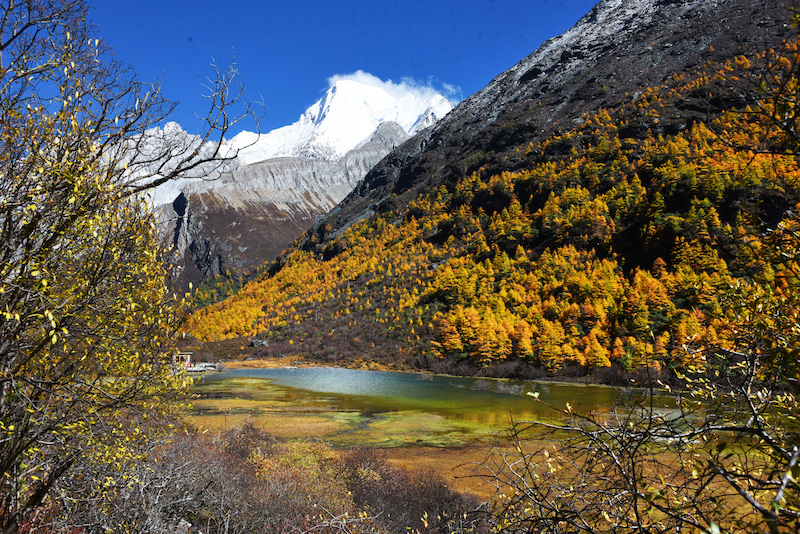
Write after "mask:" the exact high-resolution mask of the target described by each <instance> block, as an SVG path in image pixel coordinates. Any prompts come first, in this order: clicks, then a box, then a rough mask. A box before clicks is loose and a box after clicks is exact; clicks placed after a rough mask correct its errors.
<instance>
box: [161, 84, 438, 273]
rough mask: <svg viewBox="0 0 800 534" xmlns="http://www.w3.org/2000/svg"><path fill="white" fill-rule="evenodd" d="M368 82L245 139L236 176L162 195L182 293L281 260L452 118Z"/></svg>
mask: <svg viewBox="0 0 800 534" xmlns="http://www.w3.org/2000/svg"><path fill="white" fill-rule="evenodd" d="M361 75H362V78H365V81H366V83H361V82H359V81H356V80H351V79H347V80H338V81H336V82H335V83H333V85H332V86H331V88H330V89H329V90H328V91H327V93H326V94H325V96H324V97H323V98H322V99H320V100H319V101H318V102H316V103H315V104H314V105H312V106H311V107H310V108H309V109H308V110H307V111H306V112H305V113H304V114H303V115H302V116H301V117H300V119H299V120H298V121H297V122H296V123H294V124H292V125H289V126H285V127H283V128H279V129H277V130H274V131H272V132H268V133H267V134H264V135H262V136H256V134H252V133H248V132H243V133H241V134H239V135H237V136H236V137H235V138H233V139H232V140H231V141H230V143H229V145H230V146H229V148H230V149H231V150H238V158H237V160H238V161H237V163H238V165H236V168H235V169H233V170H231V171H228V172H224V173H222V175H221V176H219V177H218V178H216V179H213V180H187V181H183V182H181V183H178V184H172V183H169V184H166V185H165V186H164V188H163V189H164V190H162V191H157V192H156V203H157V204H158V203H159V202H160V204H159V205H158V207H157V215H158V218H159V221H160V227H161V229H162V235H163V238H164V241H165V244H166V245H167V246H168V247H170V248H171V253H170V259H171V262H172V264H173V265H174V266H175V270H176V285H178V286H179V287H187V286H188V284H189V283H190V282H191V283H194V284H195V285H197V283H198V282H202V281H204V280H208V279H209V278H212V277H214V276H217V275H221V274H227V273H235V274H239V273H243V272H246V271H247V270H248V269H250V268H252V267H255V266H258V265H260V264H262V263H263V262H265V261H269V260H272V259H274V258H275V257H277V255H278V254H279V253H280V252H281V251H282V250H283V249H284V248H286V246H287V245H289V244H290V243H291V242H292V241H294V240H295V239H296V238H297V237H298V236H301V235H302V234H303V232H305V231H306V230H307V229H308V228H309V227H311V226H312V225H313V224H314V223H315V222H316V221H317V220H318V219H319V218H320V217H321V216H322V215H324V214H325V213H327V212H328V211H330V210H331V209H332V208H333V207H334V206H335V205H336V204H337V203H338V202H339V201H341V200H342V199H343V198H344V197H345V196H346V195H347V194H348V193H350V191H351V190H352V188H353V187H354V186H355V185H356V184H357V183H358V182H359V181H360V180H361V179H362V178H363V177H364V175H365V174H366V173H367V171H369V169H371V168H372V167H373V166H374V165H375V164H376V163H378V161H380V160H381V159H382V158H383V157H384V156H385V155H386V154H388V153H389V152H390V151H391V150H392V149H394V148H396V147H397V146H398V145H400V144H401V143H403V142H404V141H405V140H407V139H408V138H409V137H410V135H411V134H415V133H418V132H419V131H421V129H423V128H427V127H429V126H431V125H432V124H434V123H435V122H436V121H437V120H439V119H440V118H441V117H442V116H444V115H445V114H446V113H447V112H448V111H449V110H450V109H451V108H452V106H451V104H450V103H449V102H448V101H447V100H445V99H444V97H442V96H441V95H438V94H434V93H431V94H426V95H420V94H415V93H412V92H408V91H403V90H402V88H398V86H392V85H389V84H386V83H382V82H381V83H378V82H376V81H375V80H373V79H372V78H371V77H369V75H366V74H364V73H361ZM387 87H388V88H389V90H390V91H391V92H390V91H387V89H386V88H387ZM426 97H427V98H426ZM167 188H169V189H167Z"/></svg>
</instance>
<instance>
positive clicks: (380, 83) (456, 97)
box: [328, 70, 461, 105]
mask: <svg viewBox="0 0 800 534" xmlns="http://www.w3.org/2000/svg"><path fill="white" fill-rule="evenodd" d="M341 80H351V81H355V82H359V83H363V84H364V85H369V86H372V87H380V88H381V89H383V90H384V91H386V92H387V93H389V94H390V95H392V96H393V97H394V98H398V99H399V98H402V97H403V96H405V95H407V94H409V93H411V94H412V95H413V96H415V97H417V98H420V99H422V100H430V99H431V98H433V97H434V95H436V94H441V95H442V96H444V97H445V98H446V99H447V100H449V101H450V103H451V104H453V105H455V104H457V103H458V102H459V101H460V100H461V88H459V87H457V86H455V85H451V84H448V83H442V84H438V87H437V86H436V85H437V84H436V82H435V80H434V79H433V78H428V81H427V83H424V84H423V83H420V82H418V81H417V80H415V79H413V78H408V77H404V78H401V79H400V83H395V82H393V81H392V80H386V81H384V80H381V79H380V78H378V77H377V76H373V75H372V74H370V73H369V72H364V71H363V70H357V71H355V72H353V73H351V74H336V75H334V76H331V77H330V78H328V88H330V87H333V84H335V83H336V82H338V81H341Z"/></svg>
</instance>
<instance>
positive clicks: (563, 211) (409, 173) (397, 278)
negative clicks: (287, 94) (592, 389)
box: [191, 0, 800, 380]
mask: <svg viewBox="0 0 800 534" xmlns="http://www.w3.org/2000/svg"><path fill="white" fill-rule="evenodd" d="M620 5H625V6H627V7H629V8H630V9H629V10H628V11H626V12H625V13H626V14H627V16H628V17H633V19H632V20H628V21H627V22H625V21H624V20H617V19H615V21H616V22H619V23H620V24H621V25H622V27H625V28H627V30H626V31H625V32H623V31H619V30H618V27H617V26H614V24H611V23H610V22H611V21H610V19H608V17H609V16H611V15H610V13H612V11H613V10H612V8H617V7H619V6H620ZM712 7H714V8H715V9H717V11H712V10H709V9H707V8H708V6H707V5H706V4H704V3H702V2H699V1H697V0H694V1H680V2H655V1H652V0H642V1H633V0H631V1H629V2H627V3H626V2H619V1H605V2H602V3H601V5H599V8H598V9H597V10H596V11H595V12H593V13H590V16H589V17H588V18H586V17H585V18H584V19H582V21H583V22H582V23H581V24H579V25H577V26H576V27H577V28H578V30H580V28H581V27H582V25H583V24H588V23H593V24H602V25H604V31H605V32H606V33H602V34H601V35H599V36H598V37H597V39H598V40H600V41H604V40H605V39H606V36H607V35H608V32H617V33H615V34H614V35H615V36H616V35H618V36H617V37H616V38H617V39H619V40H621V41H622V42H623V43H624V47H623V48H622V49H621V50H633V49H635V50H643V52H642V53H641V54H640V55H638V56H635V57H634V58H633V59H631V58H622V57H621V56H617V52H618V51H619V50H615V49H608V50H605V51H604V52H603V54H605V55H603V54H597V55H596V56H594V57H586V56H585V55H584V57H583V58H582V59H580V60H579V59H575V58H577V55H576V54H578V53H579V52H580V50H577V51H576V50H575V49H574V48H558V47H555V48H548V47H552V46H555V45H554V43H558V42H561V43H562V44H563V42H573V43H574V42H575V41H574V40H573V41H570V40H569V39H566V38H565V40H563V41H558V40H552V41H550V42H549V44H547V45H546V46H545V50H547V51H548V53H547V54H539V55H537V54H533V55H531V56H529V57H528V58H526V60H524V61H523V63H522V65H521V66H518V67H517V68H515V69H512V70H510V71H507V72H505V73H503V74H501V75H500V76H498V77H497V78H495V81H494V83H493V84H491V85H490V87H489V88H488V89H487V90H486V91H483V92H479V93H478V94H476V95H473V97H470V98H469V99H467V100H466V101H465V102H464V103H462V104H461V105H460V106H459V107H457V108H456V109H455V110H454V111H453V112H451V113H450V114H449V115H448V116H447V117H446V118H445V119H444V120H443V121H442V122H440V123H439V124H437V126H435V127H434V128H432V129H431V130H428V131H427V132H424V133H423V134H421V135H417V136H415V137H413V138H411V139H409V140H408V141H406V142H405V143H403V144H402V145H400V146H399V147H398V148H397V149H396V150H395V151H393V152H392V153H391V154H389V155H388V156H387V157H386V158H384V159H383V160H382V161H381V163H380V164H379V165H378V166H376V167H375V168H374V169H373V170H372V171H370V173H368V174H367V176H366V177H365V179H364V180H363V181H362V182H361V183H360V184H359V186H358V187H356V188H355V189H354V191H353V193H351V194H350V195H349V196H348V197H347V198H346V199H345V201H343V202H342V203H340V204H339V205H338V206H337V208H335V209H334V210H333V211H331V212H330V213H329V214H328V215H327V216H326V217H325V218H324V219H322V220H321V221H320V222H319V223H318V224H317V225H315V227H314V228H313V229H312V230H311V231H310V232H308V233H307V234H306V236H305V237H304V238H303V240H301V241H299V242H298V243H297V245H296V246H293V247H291V248H290V249H288V250H287V251H285V252H284V254H283V255H282V256H281V257H280V258H279V259H278V261H276V262H274V263H273V264H271V265H270V266H269V268H268V269H266V270H265V272H264V273H263V274H262V275H261V276H259V277H258V278H257V279H255V280H254V281H253V282H251V283H249V284H247V285H246V286H245V287H243V288H242V290H241V291H240V292H239V293H238V294H236V295H234V296H233V297H231V298H230V299H228V300H226V301H224V302H221V303H219V304H218V305H215V306H210V307H207V308H204V309H201V310H198V311H196V312H195V314H194V316H193V323H192V326H191V331H192V332H193V333H194V334H195V335H197V336H199V337H201V338H202V339H204V340H206V341H210V340H222V339H226V338H235V337H241V338H248V337H253V336H256V337H258V338H259V339H260V340H261V341H262V344H263V343H264V342H266V345H264V346H263V348H261V349H259V350H258V351H256V352H258V353H259V354H261V355H264V356H268V355H278V354H289V353H291V354H293V355H298V356H299V357H309V358H314V359H317V360H321V361H324V362H326V361H332V362H340V361H341V362H348V363H349V364H353V365H358V363H359V362H363V360H369V359H383V360H384V361H386V362H389V363H400V364H402V365H403V366H406V367H420V368H425V369H430V370H433V371H436V372H454V373H456V374H469V373H474V372H481V373H489V374H493V375H494V376H510V375H514V376H523V377H528V378H533V377H541V376H554V375H556V376H575V375H576V374H577V375H582V374H585V373H587V372H590V371H591V372H597V373H600V374H602V377H601V378H600V380H605V379H611V380H613V379H615V378H619V375H618V374H615V373H617V372H619V371H620V370H622V371H625V372H634V371H636V370H637V369H642V368H644V369H646V371H645V372H646V373H650V374H648V376H650V377H652V376H655V377H656V378H663V379H672V378H674V375H670V374H669V373H668V372H666V370H668V369H671V368H673V367H675V366H680V365H683V364H685V363H686V362H690V363H691V361H692V358H693V357H694V356H692V355H698V354H700V355H702V354H703V350H704V344H706V343H712V344H713V343H724V342H725V341H726V339H727V338H726V337H725V336H729V335H733V334H731V333H730V332H727V329H728V327H729V324H730V323H729V321H727V317H726V315H725V313H726V311H725V310H724V309H723V307H722V304H721V303H722V302H723V301H724V300H725V298H727V296H729V295H727V294H726V293H724V290H725V288H729V287H735V286H736V285H737V284H740V283H744V282H743V281H746V280H753V279H762V278H764V277H769V276H775V272H776V271H778V270H780V269H783V267H781V266H780V265H778V264H776V263H774V261H775V260H774V259H773V258H772V256H770V255H769V254H768V252H769V250H770V248H769V247H770V245H769V243H768V242H767V241H768V239H770V237H769V236H778V235H779V234H780V231H779V230H776V228H779V227H778V226H776V225H781V224H783V225H786V228H795V227H796V224H800V223H798V222H797V221H796V220H791V218H792V217H793V215H792V214H793V213H794V211H793V209H794V206H795V205H796V204H797V203H798V201H800V193H798V192H797V189H796V187H795V188H790V187H787V185H788V184H796V183H800V182H797V177H798V176H800V170H798V166H797V164H796V163H795V162H794V160H793V158H786V159H785V161H784V160H780V161H779V159H772V158H771V156H772V155H769V154H760V153H755V154H753V153H748V151H747V150H746V149H737V148H735V147H733V146H732V145H731V143H729V142H726V141H727V140H726V139H724V138H722V137H721V135H720V133H718V132H732V133H731V135H736V136H741V137H740V138H741V139H743V140H745V141H744V142H745V146H748V144H750V146H756V145H757V144H759V143H763V142H767V143H773V142H775V141H778V140H779V139H778V138H775V139H765V138H764V137H763V136H764V135H765V134H763V133H760V132H764V131H765V130H764V128H763V125H761V124H758V120H759V119H758V117H757V116H756V115H753V114H743V113H736V107H737V105H738V106H739V107H743V106H744V105H745V104H747V103H748V102H750V103H753V102H755V101H756V99H757V98H758V91H754V90H753V89H752V86H751V87H750V94H749V96H746V98H744V99H743V98H742V96H743V94H745V95H746V92H745V93H743V91H745V89H746V87H745V86H744V85H741V86H740V85H738V84H739V83H740V82H737V81H735V80H736V77H735V75H743V76H745V78H746V77H747V76H750V77H751V79H750V81H751V82H757V81H758V77H757V76H758V74H757V72H758V70H757V69H754V70H753V71H751V72H747V69H748V68H749V67H748V65H749V62H748V61H745V60H740V61H734V62H733V63H731V64H730V65H729V67H728V68H731V69H734V71H735V72H734V74H735V75H731V78H729V79H726V78H724V76H722V75H721V74H720V72H719V70H718V69H719V67H720V65H719V64H717V63H716V62H722V61H724V60H726V59H727V60H733V59H734V58H735V57H736V56H737V55H738V54H747V56H748V57H749V58H752V60H753V61H756V62H757V61H758V60H757V58H758V56H759V54H760V53H761V52H762V51H763V50H764V49H765V48H766V49H770V48H772V47H775V49H777V50H781V41H782V36H784V35H785V36H788V35H789V34H790V33H789V32H791V31H793V30H790V29H789V27H788V25H785V24H784V23H783V21H784V20H786V21H788V19H789V13H788V12H787V11H782V10H781V8H780V6H779V5H778V4H777V3H776V2H767V1H762V0H720V1H719V2H717V3H716V4H715V5H714V6H712ZM765 7H771V8H772V9H773V11H772V14H773V15H774V16H775V19H774V20H771V19H769V17H768V16H767V15H766V14H765V13H764V12H763V11H762V8H765ZM754 13H757V14H759V15H760V16H761V17H767V18H754V17H753V14H754ZM642 14H644V15H646V16H639V15H642ZM617 15H618V14H617V13H614V16H615V17H616V16H617ZM687 20H690V21H691V24H688V23H687ZM765 20H766V21H768V22H769V23H768V24H767V23H763V24H762V21H765ZM665 21H667V22H669V23H670V24H671V25H666V26H665ZM706 27H707V28H709V34H708V35H706V34H698V35H695V36H694V39H695V40H694V41H691V42H690V41H687V39H686V38H685V36H684V34H683V33H681V32H690V33H691V32H694V31H695V30H696V29H697V28H706ZM754 28H755V29H754ZM651 29H658V30H659V31H658V32H657V33H654V32H652V31H649V30H651ZM578 30H576V32H577V33H580V32H578ZM644 30H648V31H644ZM778 30H780V31H778ZM742 36H744V37H742ZM567 37H569V35H568V36H567ZM634 37H636V40H635V41H632V39H633V38H634ZM740 37H741V39H740ZM609 38H610V37H609ZM767 38H768V39H771V40H768V41H764V40H763V39H767ZM664 39H669V40H670V41H667V43H668V42H673V41H674V40H676V39H677V40H682V41H681V42H680V43H677V42H675V44H673V46H661V47H659V48H658V50H656V51H655V52H654V49H652V48H650V47H651V46H653V45H652V43H662V45H663V43H664V41H662V40H664ZM709 43H710V44H709ZM579 44H580V46H585V47H592V46H594V45H595V44H596V43H594V42H593V41H586V40H584V41H581V42H580V43H579ZM611 44H613V43H611ZM681 47H683V48H684V51H683V52H681V51H680V50H678V51H677V53H675V55H673V53H674V52H675V49H676V48H678V49H680V48H681ZM706 47H708V48H706ZM711 47H713V49H712V48H711ZM788 49H789V52H791V47H789V48H788ZM720 50H723V52H720ZM540 52H541V51H540ZM548 54H549V55H548ZM650 54H656V55H657V56H658V57H652V56H651V55H650ZM545 56H547V57H545ZM608 57H614V58H617V57H619V58H620V59H619V63H614V64H613V65H606V64H605V63H604V61H605V60H606V59H608ZM793 57H795V59H796V61H800V59H798V58H800V56H796V54H795V56H793ZM601 60H602V61H601ZM548 62H549V63H548ZM576 62H578V63H580V65H579V66H580V68H577V67H576ZM598 62H599V63H598ZM676 62H677V63H676ZM659 63H663V64H664V65H662V68H661V69H656V68H654V66H657V65H658V64H659ZM548 64H549V65H550V67H557V68H561V69H563V71H562V72H561V74H562V75H563V77H562V78H561V79H560V80H562V81H563V80H565V81H564V82H563V83H559V85H558V87H556V88H555V89H553V88H552V87H551V88H549V89H548V91H554V92H553V93H551V92H546V93H542V95H541V96H539V97H534V96H532V97H531V99H530V100H527V101H526V100H525V99H524V98H523V97H525V95H537V94H538V92H539V91H540V90H542V89H543V85H542V84H545V85H546V84H547V83H548V81H547V80H549V81H550V82H553V81H554V80H557V79H558V78H557V77H556V76H555V75H552V74H551V76H549V77H545V78H541V79H540V74H541V72H537V69H540V67H546V68H548V67H547V65H548ZM598 64H600V65H601V67H602V68H604V69H606V70H608V69H610V70H611V71H613V72H616V73H618V75H619V76H623V75H624V76H625V77H626V79H627V77H632V78H633V79H634V81H635V83H628V84H622V83H620V84H618V85H616V86H615V87H614V88H613V91H610V90H609V91H603V90H602V88H603V84H602V80H596V79H593V78H592V76H596V75H597V74H598V71H597V68H595V67H596V66H597V65H598ZM676 64H678V65H684V66H685V68H682V69H681V70H676V71H670V69H671V68H673V67H674V66H675V65H676ZM775 64H777V65H780V64H781V63H780V62H776V63H775ZM581 65H582V66H581ZM621 65H622V66H625V67H626V68H628V69H629V70H627V71H626V70H625V69H620V68H619V67H620V66H621ZM715 65H716V66H715ZM634 66H638V70H634ZM759 68H760V67H759ZM736 69H738V70H736ZM544 70H545V69H543V70H542V72H544ZM740 71H743V72H740ZM723 72H727V70H726V71H723ZM620 73H621V74H620ZM636 73H638V77H637V76H636ZM795 73H796V70H793V71H791V74H792V75H793V74H795ZM526 74H527V75H528V77H527V78H526ZM587 75H588V76H589V78H586V76H587ZM576 76H577V77H578V79H577V81H576ZM651 78H652V80H653V83H652V85H650V86H648V85H647V84H648V83H650V82H649V81H648V80H650V79H651ZM706 80H717V81H715V82H713V83H711V82H707V81H706ZM570 81H571V82H570ZM626 83H627V82H626ZM741 83H744V82H741ZM791 83H793V82H791V81H790V85H789V86H792V85H791ZM598 84H600V85H599V90H600V92H599V93H595V92H594V89H598ZM560 91H563V92H560ZM709 91H711V92H713V94H714V98H713V99H711V100H709V99H708V93H709ZM610 93H613V94H611V96H608V95H609V94H610ZM593 94H600V95H604V96H602V98H598V99H595V100H594V101H596V107H595V109H593V110H589V109H588V106H590V105H591V102H592V101H593V100H592V98H591V95H593ZM525 98H527V97H525ZM617 99H620V100H621V103H620V104H619V105H617V106H610V107H607V106H606V104H608V103H612V102H613V101H614V100H617ZM716 99H719V102H718V103H717V104H713V106H717V107H714V108H713V109H712V108H711V106H712V101H714V100H716ZM748 99H750V100H748ZM539 103H542V105H541V106H539ZM571 104H574V106H572V105H571ZM482 105H483V106H484V107H483V108H481V106H482ZM476 106H477V107H476ZM720 106H722V107H720ZM540 108H545V110H544V111H541V110H540ZM478 109H479V110H480V114H479V115H477V116H476V115H474V114H473V113H472V112H471V110H478ZM559 113H561V114H560V115H559ZM748 121H753V122H748ZM476 124H478V125H479V126H480V127H475V125H476ZM493 125H494V126H493ZM493 127H496V128H495V129H492V128H493ZM487 130H488V131H487ZM770 135H773V134H770ZM778 137H779V136H778ZM778 168H779V169H780V170H781V173H780V174H779V175H776V173H775V169H778ZM395 171H396V172H395ZM437 173H440V174H437ZM404 180H405V181H404ZM765 236H767V237H765ZM754 251H760V252H754ZM771 262H772V263H771ZM781 276H788V274H782V275H781ZM726 295H727V296H726ZM242 341H243V340H241V339H240V340H238V342H239V343H241V342H242ZM685 347H689V349H685ZM706 347H707V346H706ZM608 369H611V370H608ZM607 370H608V371H607ZM662 371H663V372H662ZM636 376H639V375H636ZM603 377H605V378H603ZM670 377H671V378H670Z"/></svg>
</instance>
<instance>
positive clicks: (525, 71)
mask: <svg viewBox="0 0 800 534" xmlns="http://www.w3.org/2000/svg"><path fill="white" fill-rule="evenodd" d="M788 20H789V13H788V10H787V8H786V7H785V3H784V2H781V1H779V0H602V1H601V2H599V3H598V4H597V5H596V6H595V7H594V8H593V9H592V10H591V11H590V12H589V13H588V14H587V15H585V16H584V17H583V18H581V19H580V20H579V21H578V22H577V24H576V25H575V26H574V27H573V28H571V29H570V30H568V31H567V32H565V33H563V34H562V35H559V36H557V37H554V38H552V39H549V40H548V41H546V42H545V43H543V44H542V45H541V46H540V47H539V48H538V49H537V50H536V51H535V52H533V53H532V54H530V55H529V56H528V57H526V58H525V59H523V60H522V61H520V62H519V63H518V64H516V65H514V66H513V67H511V68H510V69H508V70H507V71H505V72H503V73H502V74H500V75H499V76H497V77H496V78H495V79H494V80H492V82H491V83H489V85H488V86H486V87H485V88H484V89H482V90H481V91H479V92H477V93H475V94H474V95H472V96H470V97H469V98H467V99H466V100H464V101H463V102H461V103H460V104H459V105H458V106H456V108H455V109H453V111H451V112H450V113H449V114H448V115H447V116H446V117H445V118H444V119H443V120H441V121H440V122H439V123H437V124H436V125H435V126H434V127H433V128H431V129H429V130H426V131H424V132H422V133H420V134H417V135H416V136H415V137H413V138H411V139H410V140H408V141H407V142H406V143H404V144H403V145H401V146H400V147H398V148H397V149H396V150H394V151H392V153H391V154H389V155H388V156H387V157H386V158H384V159H383V160H382V161H381V162H380V163H379V164H378V165H377V166H376V167H375V168H373V169H372V170H371V171H370V172H369V173H368V174H367V176H366V177H365V178H364V180H363V181H362V182H361V183H360V184H359V185H358V186H357V187H356V188H355V189H354V190H353V192H352V193H351V194H350V195H349V196H348V197H347V198H346V199H345V200H344V201H342V203H341V204H340V206H339V207H337V209H336V210H334V211H333V212H332V213H330V214H329V215H328V216H327V217H325V218H324V219H323V220H321V221H320V222H318V223H317V224H316V225H315V226H314V228H312V229H311V230H309V232H308V233H307V235H306V237H305V238H304V240H303V242H302V246H303V247H304V248H306V249H310V250H317V251H319V252H321V251H322V250H323V249H324V247H325V245H326V243H327V242H328V240H329V239H331V238H333V237H335V236H337V235H339V234H340V233H341V231H342V230H343V229H344V228H346V227H347V226H349V225H350V224H352V222H353V221H356V220H359V219H361V218H363V217H364V216H365V215H367V214H369V213H372V212H374V211H389V210H395V211H399V212H403V211H404V206H406V205H407V202H408V200H410V199H413V198H415V197H417V196H418V195H419V194H420V193H421V192H425V191H431V190H433V189H434V188H436V187H438V186H439V185H441V184H443V183H448V182H452V180H454V179H456V178H457V177H459V176H463V175H465V174H470V173H472V172H474V171H476V170H477V169H479V168H481V167H483V168H485V169H486V172H487V173H496V172H500V171H503V170H515V169H514V168H509V164H508V163H507V161H506V156H507V155H508V154H509V153H512V152H514V151H515V150H516V149H517V148H519V147H521V146H524V145H527V144H528V143H530V142H535V141H537V140H539V139H542V138H544V136H546V135H548V134H550V133H552V132H554V131H558V130H563V129H567V128H569V127H571V126H574V125H575V123H578V122H580V121H581V116H582V115H583V114H584V113H587V112H592V111H596V110H598V109H601V108H610V107H614V106H616V105H619V104H621V103H624V102H629V101H632V100H635V99H636V98H637V97H638V96H639V94H640V92H641V91H642V90H644V89H645V88H647V87H650V86H654V85H658V84H660V83H662V82H663V81H664V80H666V79H667V78H669V77H670V76H672V75H674V74H675V73H683V72H688V71H690V70H692V69H694V68H697V67H700V66H702V65H705V64H707V63H709V62H715V61H723V60H726V59H729V58H731V57H734V56H736V55H739V54H746V55H747V54H755V53H758V52H761V51H763V50H765V49H769V48H771V47H775V46H777V45H778V44H779V43H780V42H781V41H782V40H784V39H785V38H787V37H788V36H789V35H790V33H791V31H792V29H791V28H790V27H789V26H788V23H787V21H788ZM706 111H707V110H706V109H705V108H702V107H697V106H696V105H695V104H693V103H688V102H687V105H686V108H685V109H683V110H682V116H680V117H677V120H676V121H673V122H672V123H669V122H665V123H663V124H661V125H656V126H655V127H656V128H664V129H665V130H666V129H669V128H673V129H675V128H678V129H681V128H685V127H686V126H687V125H688V124H690V123H691V121H694V120H703V119H704V118H705V115H706ZM630 135H632V136H634V135H636V132H630ZM511 159H517V160H518V158H509V160H511Z"/></svg>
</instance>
